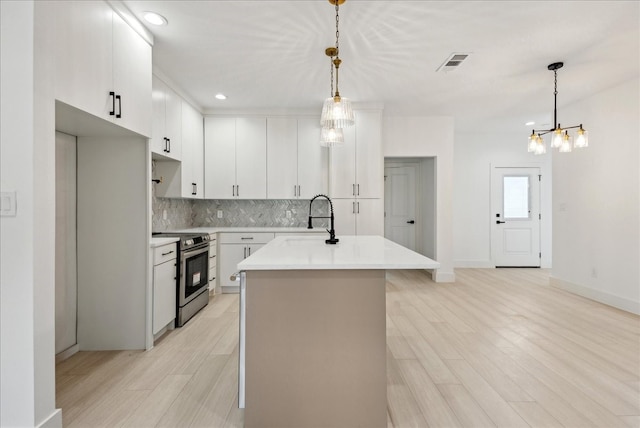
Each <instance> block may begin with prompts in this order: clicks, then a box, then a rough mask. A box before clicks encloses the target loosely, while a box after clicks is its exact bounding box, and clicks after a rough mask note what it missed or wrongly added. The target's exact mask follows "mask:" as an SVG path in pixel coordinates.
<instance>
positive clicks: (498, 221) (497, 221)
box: [496, 220, 506, 224]
mask: <svg viewBox="0 0 640 428" xmlns="http://www.w3.org/2000/svg"><path fill="white" fill-rule="evenodd" d="M501 223H506V221H500V220H496V224H501Z"/></svg>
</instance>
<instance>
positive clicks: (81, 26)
mask: <svg viewBox="0 0 640 428" xmlns="http://www.w3.org/2000/svg"><path fill="white" fill-rule="evenodd" d="M55 11H56V16H55V22H56V24H55V25H56V31H55V34H56V36H55V37H56V40H55V43H53V44H52V46H54V47H55V56H56V61H55V69H56V73H55V74H56V78H55V87H56V89H55V93H56V99H58V100H60V101H62V102H64V103H66V104H69V105H72V106H74V107H76V108H79V109H80V110H84V111H87V112H89V113H91V114H93V115H95V116H98V117H101V118H103V119H106V120H112V119H111V116H109V112H110V111H111V106H112V103H111V97H110V96H109V92H110V91H113V90H114V89H113V70H112V63H113V49H112V20H113V11H112V10H111V8H110V7H109V5H108V4H107V3H105V2H96V1H64V2H57V3H56V7H55ZM79 35H81V36H79Z"/></svg>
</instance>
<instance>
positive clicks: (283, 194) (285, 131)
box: [267, 117, 298, 199]
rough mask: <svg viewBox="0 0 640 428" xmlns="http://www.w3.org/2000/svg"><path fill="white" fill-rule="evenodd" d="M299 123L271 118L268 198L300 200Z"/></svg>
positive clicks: (268, 122) (268, 127) (268, 133)
mask: <svg viewBox="0 0 640 428" xmlns="http://www.w3.org/2000/svg"><path fill="white" fill-rule="evenodd" d="M297 140H298V123H297V121H296V119H295V118H281V117H278V118H275V117H274V118H271V117H269V118H267V198H269V199H295V198H297V197H298V187H297V186H298V141H297Z"/></svg>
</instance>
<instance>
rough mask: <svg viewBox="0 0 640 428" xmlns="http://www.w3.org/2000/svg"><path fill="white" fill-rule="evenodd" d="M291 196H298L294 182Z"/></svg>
mask: <svg viewBox="0 0 640 428" xmlns="http://www.w3.org/2000/svg"><path fill="white" fill-rule="evenodd" d="M293 196H298V187H297V186H296V185H295V184H294V185H293Z"/></svg>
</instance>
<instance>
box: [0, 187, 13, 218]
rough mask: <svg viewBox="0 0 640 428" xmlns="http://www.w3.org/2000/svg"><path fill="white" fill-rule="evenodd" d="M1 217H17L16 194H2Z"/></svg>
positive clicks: (0, 193)
mask: <svg viewBox="0 0 640 428" xmlns="http://www.w3.org/2000/svg"><path fill="white" fill-rule="evenodd" d="M0 216H2V217H15V216H16V192H0Z"/></svg>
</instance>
